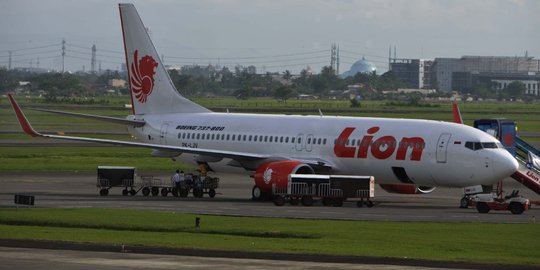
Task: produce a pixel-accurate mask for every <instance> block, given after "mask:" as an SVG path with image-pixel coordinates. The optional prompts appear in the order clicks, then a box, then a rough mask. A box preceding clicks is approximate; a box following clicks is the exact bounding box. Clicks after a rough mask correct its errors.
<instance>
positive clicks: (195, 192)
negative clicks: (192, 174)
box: [193, 188, 204, 198]
mask: <svg viewBox="0 0 540 270" xmlns="http://www.w3.org/2000/svg"><path fill="white" fill-rule="evenodd" d="M203 196H204V192H203V190H202V189H200V188H194V189H193V197H195V198H202V197H203Z"/></svg>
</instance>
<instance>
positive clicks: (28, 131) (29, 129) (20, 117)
mask: <svg viewBox="0 0 540 270" xmlns="http://www.w3.org/2000/svg"><path fill="white" fill-rule="evenodd" d="M8 97H9V102H11V106H12V107H13V110H14V111H15V114H16V115H17V120H18V121H19V125H21V128H22V129H23V131H24V133H26V134H28V135H30V136H32V137H38V136H41V134H40V133H39V132H37V131H35V130H34V129H33V128H32V126H31V125H30V122H28V119H26V116H25V115H24V113H23V112H22V110H21V107H19V104H17V102H16V101H15V99H14V98H13V96H12V95H11V94H8Z"/></svg>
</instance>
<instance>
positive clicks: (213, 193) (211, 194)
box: [208, 188, 216, 198]
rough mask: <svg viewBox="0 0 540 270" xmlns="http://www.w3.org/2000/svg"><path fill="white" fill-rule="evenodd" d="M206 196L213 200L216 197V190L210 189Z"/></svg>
mask: <svg viewBox="0 0 540 270" xmlns="http://www.w3.org/2000/svg"><path fill="white" fill-rule="evenodd" d="M208 196H210V198H214V197H216V190H215V189H213V188H211V189H210V190H209V191H208Z"/></svg>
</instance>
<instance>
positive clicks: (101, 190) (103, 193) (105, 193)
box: [99, 188, 109, 196]
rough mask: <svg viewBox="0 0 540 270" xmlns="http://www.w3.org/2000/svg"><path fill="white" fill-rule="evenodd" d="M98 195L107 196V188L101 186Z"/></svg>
mask: <svg viewBox="0 0 540 270" xmlns="http://www.w3.org/2000/svg"><path fill="white" fill-rule="evenodd" d="M99 195H101V196H107V195H109V190H108V189H106V188H102V189H100V190H99Z"/></svg>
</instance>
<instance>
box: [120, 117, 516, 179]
mask: <svg viewBox="0 0 540 270" xmlns="http://www.w3.org/2000/svg"><path fill="white" fill-rule="evenodd" d="M129 118H130V119H139V120H144V121H146V123H147V124H146V125H145V126H143V127H139V128H130V133H132V135H134V136H136V137H137V138H138V139H139V140H140V141H142V142H146V143H156V144H167V145H175V146H182V147H189V148H199V149H216V150H220V151H236V152H246V153H253V154H256V153H259V154H266V155H270V156H272V157H276V158H285V159H295V160H300V161H304V160H308V161H313V162H318V161H321V162H324V163H325V164H329V165H331V167H332V168H333V170H332V172H331V173H337V174H348V175H373V176H375V179H376V180H377V182H378V183H381V184H397V183H414V184H417V185H422V186H449V187H464V186H472V185H478V184H484V185H487V184H492V183H495V182H497V181H499V180H501V179H502V178H504V177H506V176H508V174H507V173H508V171H509V170H511V169H512V168H510V167H512V166H507V165H506V164H513V163H512V161H509V160H513V157H512V156H511V155H510V154H509V153H508V152H507V151H506V150H504V149H503V148H487V149H481V150H476V151H474V150H472V149H469V148H466V147H465V144H466V142H476V143H479V142H480V143H492V144H491V145H493V144H497V145H500V144H499V142H498V141H497V140H496V139H495V138H493V137H491V136H489V135H488V134H485V133H484V132H482V131H479V130H477V129H474V128H472V127H468V126H465V125H460V124H454V123H448V122H440V121H430V120H413V119H389V118H388V119H387V118H367V117H334V116H287V115H259V114H229V113H177V114H147V115H137V116H130V117H129ZM368 133H371V134H368ZM338 138H340V139H342V140H343V142H344V144H341V145H340V141H341V140H338ZM336 142H337V143H338V146H336ZM178 154H180V153H178ZM182 156H184V159H183V160H186V159H187V160H188V161H195V162H201V161H205V162H209V163H210V164H211V162H220V161H221V162H222V161H223V160H222V158H214V157H204V156H200V155H195V156H194V155H182ZM246 164H247V163H246ZM246 164H242V166H243V167H245V168H246V169H249V170H254V169H255V168H253V167H250V166H248V165H246ZM504 174H507V175H504Z"/></svg>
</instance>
